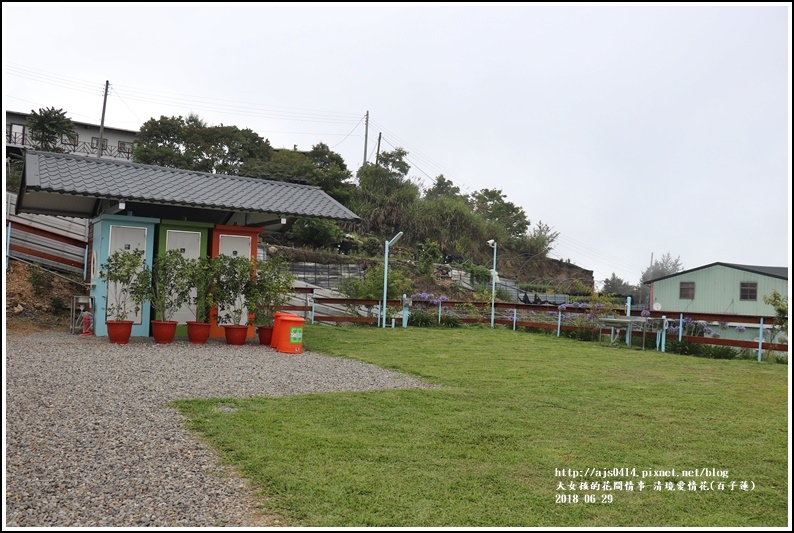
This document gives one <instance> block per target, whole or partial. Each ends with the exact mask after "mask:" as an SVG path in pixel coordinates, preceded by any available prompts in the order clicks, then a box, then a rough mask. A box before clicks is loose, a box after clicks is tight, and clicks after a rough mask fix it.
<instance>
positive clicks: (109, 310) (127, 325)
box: [100, 249, 152, 344]
mask: <svg viewBox="0 0 794 533" xmlns="http://www.w3.org/2000/svg"><path fill="white" fill-rule="evenodd" d="M144 253H145V252H144V250H141V249H138V250H132V251H130V250H116V251H115V252H113V253H112V254H111V255H110V256H109V257H108V260H107V263H105V264H103V265H102V267H101V272H100V277H101V278H102V279H103V280H105V281H106V283H107V294H106V295H105V310H106V320H105V322H106V324H107V326H108V337H109V338H110V342H112V343H114V344H126V343H127V342H129V338H130V335H131V333H132V324H133V320H132V319H131V318H130V315H132V316H133V317H134V316H135V315H137V314H138V312H139V311H140V310H141V307H143V302H145V301H146V300H147V299H148V297H149V291H150V286H151V283H152V275H151V271H150V270H149V269H148V268H147V267H146V262H145V261H144V259H143V257H144Z"/></svg>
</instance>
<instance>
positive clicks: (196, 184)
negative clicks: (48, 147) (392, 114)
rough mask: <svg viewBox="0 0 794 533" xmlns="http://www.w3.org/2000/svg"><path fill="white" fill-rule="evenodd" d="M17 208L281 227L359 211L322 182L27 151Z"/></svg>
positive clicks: (340, 217) (350, 218) (82, 215)
mask: <svg viewBox="0 0 794 533" xmlns="http://www.w3.org/2000/svg"><path fill="white" fill-rule="evenodd" d="M16 212H17V214H19V213H35V214H44V215H61V216H70V217H78V218H95V217H97V216H99V215H101V214H134V215H135V216H141V217H157V218H168V219H171V220H189V221H193V222H208V223H212V224H235V223H236V224H238V225H241V226H257V227H265V228H268V229H269V230H271V231H278V230H279V229H286V227H288V226H289V224H290V221H288V220H287V219H291V220H294V219H295V218H297V217H313V218H325V219H331V220H339V221H350V222H355V221H358V220H360V219H359V217H358V216H357V215H356V214H355V213H353V212H352V211H350V210H349V209H347V208H346V207H345V206H343V205H342V204H340V203H339V202H337V201H336V200H334V199H333V198H332V197H331V196H329V195H328V194H327V193H326V192H325V191H323V190H322V189H321V188H319V187H313V186H309V185H299V184H294V183H286V182H281V181H271V180H266V179H258V178H247V177H242V176H227V175H223V174H210V173H207V172H194V171H191V170H181V169H176V168H166V167H158V166H153V165H141V164H138V163H130V162H128V161H121V160H111V159H99V158H96V157H86V156H78V155H73V154H58V153H53V152H41V151H36V150H29V151H28V152H27V154H26V156H25V166H24V170H23V172H22V184H21V186H20V191H19V198H18V200H17V205H16Z"/></svg>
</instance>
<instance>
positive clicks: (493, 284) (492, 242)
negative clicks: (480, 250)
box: [487, 239, 496, 328]
mask: <svg viewBox="0 0 794 533" xmlns="http://www.w3.org/2000/svg"><path fill="white" fill-rule="evenodd" d="M487 244H488V246H490V247H491V248H493V270H492V271H491V328H493V316H494V305H495V303H496V241H495V240H493V239H491V240H490V241H488V242H487Z"/></svg>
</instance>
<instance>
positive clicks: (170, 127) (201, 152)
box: [133, 115, 272, 175]
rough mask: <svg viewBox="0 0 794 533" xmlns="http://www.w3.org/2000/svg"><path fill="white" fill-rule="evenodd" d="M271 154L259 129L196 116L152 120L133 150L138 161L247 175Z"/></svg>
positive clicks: (199, 170) (140, 133)
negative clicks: (214, 122)
mask: <svg viewBox="0 0 794 533" xmlns="http://www.w3.org/2000/svg"><path fill="white" fill-rule="evenodd" d="M271 155H272V148H271V146H270V143H269V142H268V141H267V140H266V139H262V137H260V136H259V135H258V134H257V133H256V132H254V131H252V130H250V129H245V130H241V129H239V128H238V127H237V126H224V125H223V124H221V125H220V126H209V125H207V123H206V122H204V121H203V120H202V119H201V118H200V117H199V116H197V115H188V117H187V118H183V117H181V116H179V117H165V116H161V117H160V119H159V120H155V119H150V120H149V121H147V122H145V123H144V124H143V126H141V130H140V132H139V133H138V139H137V142H136V143H135V148H134V149H133V161H135V162H136V163H144V164H148V165H158V166H163V167H170V168H181V169H184V170H195V171H198V172H211V173H216V174H229V175H241V174H242V175H245V170H246V169H247V168H248V167H250V166H252V165H255V163H256V162H258V161H259V162H263V161H269V160H270V158H271Z"/></svg>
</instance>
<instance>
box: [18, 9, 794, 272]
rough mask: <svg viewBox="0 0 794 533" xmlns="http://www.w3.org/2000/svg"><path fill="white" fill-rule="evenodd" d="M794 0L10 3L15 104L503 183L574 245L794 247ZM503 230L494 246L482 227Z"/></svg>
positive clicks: (694, 249) (610, 262)
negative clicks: (215, 128) (224, 132)
mask: <svg viewBox="0 0 794 533" xmlns="http://www.w3.org/2000/svg"><path fill="white" fill-rule="evenodd" d="M790 25H791V9H790V7H789V6H788V5H787V4H767V5H745V6H742V5H733V6H728V5H724V6H711V5H704V6H698V5H649V4H648V5H646V4H638V5H631V6H624V5H606V4H605V5H588V6H582V5H559V4H555V5H547V6H544V5H538V4H527V5H523V4H502V5H497V4H481V5H477V4H469V5H463V4H457V5H456V4H437V5H424V4H416V5H413V4H386V5H380V4H369V5H367V4H283V5H282V4H272V3H268V4H233V3H229V4H193V5H191V4H123V3H113V4H93V3H91V4H36V3H33V4H25V3H14V2H3V107H4V109H5V110H12V111H22V112H30V110H31V109H39V108H40V107H50V106H53V107H56V108H62V109H63V110H64V111H66V112H67V115H68V116H69V117H70V118H72V120H75V121H81V122H92V123H97V124H98V123H99V122H100V118H101V114H102V94H103V88H104V83H105V80H109V81H110V86H111V90H110V95H109V97H108V101H107V111H106V116H105V125H106V126H110V127H117V128H125V129H131V130H137V129H139V128H140V126H141V124H142V123H143V122H145V121H147V120H149V119H150V118H152V117H157V118H159V117H160V116H161V115H165V116H177V115H183V116H184V115H186V114H188V113H196V114H198V115H200V116H201V117H202V118H203V119H204V120H205V121H207V122H208V123H209V124H213V125H217V124H221V123H223V124H225V125H235V126H238V127H240V128H250V129H252V130H254V131H256V132H258V133H259V134H260V135H262V136H263V137H265V138H267V139H269V140H270V143H271V144H272V145H273V146H274V147H277V148H281V147H289V148H291V147H293V146H294V145H297V147H298V149H306V150H308V149H310V148H311V147H312V146H313V145H315V144H317V143H319V142H324V143H326V144H327V145H328V146H330V147H331V148H332V149H333V150H334V151H336V152H338V153H340V154H341V155H342V156H343V157H344V159H345V161H346V162H347V165H348V167H349V168H350V169H351V170H353V171H354V172H355V171H356V170H357V169H358V168H359V166H360V165H361V164H362V162H363V160H364V156H365V149H364V146H365V121H364V116H365V114H366V113H367V111H369V138H368V143H367V150H366V157H367V160H369V161H374V157H375V150H376V149H377V139H378V134H379V133H381V134H382V141H381V150H393V149H394V148H395V147H403V148H405V149H406V150H407V151H408V152H409V155H408V160H409V162H410V163H411V164H412V169H411V172H410V176H411V177H412V178H416V180H417V181H418V182H419V183H420V184H421V185H423V186H429V185H430V184H432V182H433V179H434V178H435V177H436V176H438V175H439V174H443V175H444V176H445V177H446V178H447V179H450V180H452V181H453V182H454V183H455V184H456V185H457V186H459V187H460V188H461V190H462V192H464V193H471V192H474V191H477V190H480V189H483V188H495V189H501V190H502V192H503V193H504V194H506V195H507V200H508V201H510V202H513V203H514V204H516V205H518V206H520V207H522V208H523V209H524V210H525V211H526V213H527V216H528V218H529V220H530V222H531V223H532V225H533V226H534V225H535V224H536V223H537V222H538V221H542V222H543V223H545V224H547V225H549V226H551V227H552V228H553V229H554V230H555V231H558V232H559V233H560V237H559V239H558V241H557V243H556V245H555V247H554V250H553V252H552V254H551V255H552V256H553V257H557V258H561V259H570V261H571V262H573V263H575V264H576V265H579V266H581V267H583V268H586V269H588V270H593V271H594V276H595V279H596V280H597V281H603V280H604V279H605V278H608V277H610V276H611V274H612V273H613V272H614V273H615V274H617V276H619V277H620V278H622V279H623V280H624V281H627V282H630V283H632V284H633V283H637V282H638V281H639V278H640V274H641V272H642V271H643V270H644V269H645V268H647V267H648V266H649V265H650V261H651V256H652V254H653V258H654V259H659V258H660V257H661V256H662V255H663V254H665V253H670V254H671V255H672V257H673V258H676V257H680V261H681V263H682V265H683V266H684V268H685V269H689V268H695V267H698V266H703V265H706V264H709V263H713V262H718V261H719V262H729V263H740V264H749V265H768V266H790V264H791V252H790V250H791V246H790V242H791V202H790V200H789V198H790V197H791V107H790V102H791V33H790ZM483 246H484V247H485V246H487V245H486V244H485V243H483Z"/></svg>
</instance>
